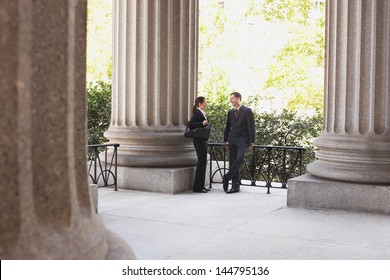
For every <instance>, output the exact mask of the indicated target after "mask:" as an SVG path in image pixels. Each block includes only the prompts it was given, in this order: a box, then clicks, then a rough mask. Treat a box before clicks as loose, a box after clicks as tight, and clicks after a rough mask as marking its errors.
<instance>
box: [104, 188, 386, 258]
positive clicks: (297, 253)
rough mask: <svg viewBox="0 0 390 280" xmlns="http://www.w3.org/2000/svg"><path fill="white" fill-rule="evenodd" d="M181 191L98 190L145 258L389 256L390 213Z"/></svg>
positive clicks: (283, 194) (119, 228)
mask: <svg viewBox="0 0 390 280" xmlns="http://www.w3.org/2000/svg"><path fill="white" fill-rule="evenodd" d="M271 192H272V193H271V194H266V189H264V188H253V187H242V191H241V192H240V193H236V194H225V193H224V192H223V190H222V186H221V185H219V184H216V185H214V186H213V189H212V190H211V191H210V192H209V193H207V194H202V193H200V194H199V193H193V192H185V193H180V194H175V195H168V194H160V193H150V192H140V191H130V190H123V189H120V190H119V191H117V192H116V191H113V189H112V188H99V191H98V194H99V204H98V208H99V214H100V215H101V217H102V219H103V221H104V223H105V225H106V227H107V228H108V229H110V230H112V231H114V232H116V233H117V234H119V235H120V236H121V237H122V238H124V239H125V240H126V241H127V242H128V243H129V244H130V246H131V247H132V248H133V250H134V251H135V253H136V256H137V258H138V259H140V260H188V259H193V260H389V259H390V238H389V236H390V216H388V215H380V214H372V213H353V212H345V211H337V210H318V209H302V208H291V207H287V206H286V200H287V191H286V190H280V189H273V190H271Z"/></svg>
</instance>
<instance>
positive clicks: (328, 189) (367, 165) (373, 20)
mask: <svg viewBox="0 0 390 280" xmlns="http://www.w3.org/2000/svg"><path fill="white" fill-rule="evenodd" d="M389 18H390V0H370V1H368V0H362V1H336V0H330V1H327V18H326V19H327V25H326V69H325V79H326V83H325V85H326V87H325V103H324V108H325V110H324V127H323V131H322V134H321V135H320V137H319V138H318V139H316V140H315V142H314V143H315V145H316V146H317V147H318V151H317V153H316V157H317V158H318V160H317V161H315V162H313V163H312V164H310V165H309V166H308V171H309V173H311V174H312V175H314V176H315V177H316V178H314V177H311V176H306V178H308V180H309V181H310V182H309V183H307V184H306V183H302V184H301V185H302V186H303V185H304V186H309V185H310V186H311V188H309V187H307V188H302V189H301V191H298V189H300V188H299V184H298V183H297V182H296V180H297V179H296V180H292V181H291V182H292V184H290V186H291V185H292V186H293V188H291V190H290V191H289V204H290V205H297V204H298V205H299V204H302V205H303V206H313V207H327V208H340V209H350V210H363V211H378V212H385V213H390V93H389V92H390V20H389ZM298 180H301V179H298ZM315 186H317V187H315ZM309 189H311V191H309ZM293 193H294V194H295V195H293ZM298 194H299V196H300V197H298V196H297V195H298Z"/></svg>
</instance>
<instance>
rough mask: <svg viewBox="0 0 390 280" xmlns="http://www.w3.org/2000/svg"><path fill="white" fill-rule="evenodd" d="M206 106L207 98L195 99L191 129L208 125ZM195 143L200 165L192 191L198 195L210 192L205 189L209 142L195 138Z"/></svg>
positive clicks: (198, 165)
mask: <svg viewBox="0 0 390 280" xmlns="http://www.w3.org/2000/svg"><path fill="white" fill-rule="evenodd" d="M206 106H207V102H206V98H205V97H203V96H199V97H198V98H196V99H195V105H194V107H193V108H192V117H191V120H190V122H189V127H190V128H191V129H194V128H196V127H203V126H206V125H208V123H209V122H208V120H207V116H206ZM193 141H194V147H195V150H196V155H197V157H198V163H197V165H196V172H195V180H194V185H193V187H192V190H193V191H194V192H197V193H207V192H208V191H209V190H208V189H206V188H205V187H204V183H205V176H206V166H207V140H204V139H200V138H194V140H193Z"/></svg>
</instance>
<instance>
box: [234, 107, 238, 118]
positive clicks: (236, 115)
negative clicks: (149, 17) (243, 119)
mask: <svg viewBox="0 0 390 280" xmlns="http://www.w3.org/2000/svg"><path fill="white" fill-rule="evenodd" d="M234 118H235V119H237V118H238V109H234Z"/></svg>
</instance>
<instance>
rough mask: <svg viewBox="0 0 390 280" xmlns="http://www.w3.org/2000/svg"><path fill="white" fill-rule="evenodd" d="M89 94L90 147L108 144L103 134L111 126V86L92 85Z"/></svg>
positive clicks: (101, 83)
mask: <svg viewBox="0 0 390 280" xmlns="http://www.w3.org/2000/svg"><path fill="white" fill-rule="evenodd" d="M87 93H88V133H87V138H88V145H93V144H102V143H105V142H107V138H105V137H104V135H103V133H104V132H105V131H106V130H107V129H108V126H109V125H110V114H111V84H110V83H106V82H103V81H97V82H95V83H90V84H89V85H88V89H87Z"/></svg>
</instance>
